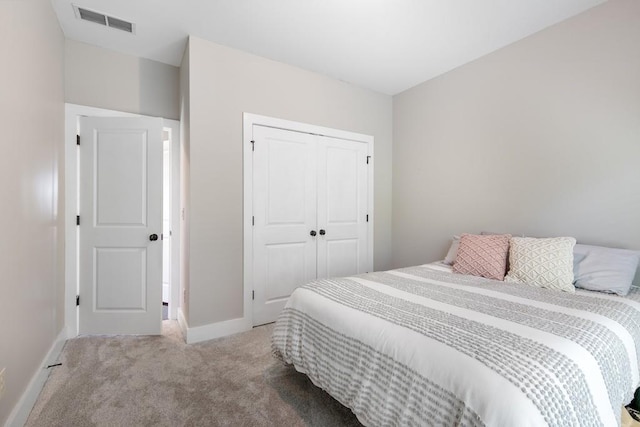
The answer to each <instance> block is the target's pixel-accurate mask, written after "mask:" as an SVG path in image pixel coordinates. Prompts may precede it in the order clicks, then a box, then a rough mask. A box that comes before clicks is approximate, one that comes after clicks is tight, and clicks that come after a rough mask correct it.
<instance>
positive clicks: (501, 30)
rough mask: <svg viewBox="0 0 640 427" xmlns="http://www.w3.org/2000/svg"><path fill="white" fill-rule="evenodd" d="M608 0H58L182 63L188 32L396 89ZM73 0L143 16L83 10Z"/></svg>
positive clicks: (111, 40) (70, 26) (116, 41)
mask: <svg viewBox="0 0 640 427" xmlns="http://www.w3.org/2000/svg"><path fill="white" fill-rule="evenodd" d="M604 1H605V0H52V3H53V6H54V9H55V11H56V13H57V15H58V19H59V20H60V24H61V26H62V29H63V31H64V33H65V35H66V37H67V38H70V39H74V40H79V41H83V42H86V43H89V44H93V45H97V46H101V47H104V48H107V49H112V50H115V51H119V52H123V53H128V54H131V55H136V56H139V57H143V58H149V59H153V60H156V61H160V62H164V63H167V64H172V65H180V61H181V59H182V53H183V51H184V47H185V44H186V38H187V36H188V35H193V36H197V37H200V38H203V39H207V40H211V41H213V42H216V43H219V44H223V45H226V46H230V47H233V48H236V49H240V50H243V51H246V52H251V53H254V54H257V55H260V56H263V57H266V58H271V59H274V60H276V61H281V62H284V63H288V64H291V65H295V66H298V67H301V68H305V69H308V70H311V71H315V72H318V73H322V74H325V75H328V76H331V77H334V78H336V79H340V80H344V81H347V82H350V83H353V84H355V85H358V86H362V87H366V88H370V89H373V90H376V91H379V92H382V93H386V94H390V95H393V94H396V93H399V92H401V91H403V90H405V89H408V88H410V87H412V86H415V85H416V84H418V83H421V82H423V81H425V80H429V79H431V78H433V77H436V76H438V75H440V74H442V73H445V72H447V71H449V70H451V69H453V68H456V67H458V66H460V65H462V64H465V63H467V62H469V61H472V60H474V59H476V58H478V57H480V56H482V55H485V54H487V53H489V52H492V51H494V50H497V49H499V48H501V47H503V46H506V45H508V44H510V43H513V42H515V41H517V40H519V39H522V38H524V37H526V36H528V35H530V34H533V33H535V32H537V31H540V30H542V29H544V28H546V27H548V26H550V25H553V24H555V23H557V22H560V21H562V20H564V19H567V18H569V17H571V16H574V15H576V14H578V13H580V12H582V11H584V10H586V9H589V8H591V7H593V6H595V5H597V4H600V3H603V2H604ZM72 4H76V5H78V6H80V7H83V8H87V9H91V10H96V11H98V12H102V13H105V14H107V15H111V16H114V17H116V18H120V19H124V20H126V21H130V22H133V23H135V25H136V34H133V35H132V34H128V33H125V32H122V31H119V30H114V29H110V28H106V27H103V26H100V25H97V24H93V23H90V22H86V21H81V20H79V19H77V18H76V16H75V13H74V10H73V6H72Z"/></svg>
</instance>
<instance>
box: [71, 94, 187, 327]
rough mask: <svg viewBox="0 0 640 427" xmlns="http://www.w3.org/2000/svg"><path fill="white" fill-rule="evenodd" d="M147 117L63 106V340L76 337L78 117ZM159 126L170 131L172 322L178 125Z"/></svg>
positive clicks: (176, 290) (176, 286)
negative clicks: (64, 329)
mask: <svg viewBox="0 0 640 427" xmlns="http://www.w3.org/2000/svg"><path fill="white" fill-rule="evenodd" d="M79 116H94V117H148V116H144V115H142V114H133V113H126V112H124V111H115V110H107V109H104V108H96V107H89V106H85V105H78V104H70V103H65V136H64V141H65V145H64V147H65V148H64V158H65V169H64V203H65V216H66V217H65V236H64V239H65V248H64V256H65V261H64V263H65V264H64V268H65V273H64V276H65V277H64V318H65V328H66V332H67V337H69V338H73V337H76V336H78V331H79V314H78V307H77V306H76V295H78V292H79V277H78V272H79V264H78V248H79V245H78V243H79V242H78V238H79V235H78V228H77V226H76V215H77V213H78V209H79V206H78V201H79V199H78V196H79V191H78V190H79V182H78V165H79V161H80V159H79V156H78V154H79V153H78V146H77V143H76V135H77V132H78V117H79ZM163 122H164V123H163V127H164V128H170V129H171V154H170V155H171V231H172V239H173V240H172V244H171V291H170V295H171V296H170V302H169V318H170V319H176V318H177V314H178V305H179V303H180V268H181V266H180V245H181V236H180V122H179V121H177V120H172V119H165V118H163Z"/></svg>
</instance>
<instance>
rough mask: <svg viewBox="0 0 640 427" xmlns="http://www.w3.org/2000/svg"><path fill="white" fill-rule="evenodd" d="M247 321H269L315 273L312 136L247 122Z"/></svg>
mask: <svg viewBox="0 0 640 427" xmlns="http://www.w3.org/2000/svg"><path fill="white" fill-rule="evenodd" d="M253 141H254V152H253V212H254V229H253V250H254V254H253V278H254V292H255V294H254V302H253V323H254V325H260V324H264V323H268V322H273V321H274V320H275V319H276V317H277V316H278V314H279V313H280V311H282V309H283V308H284V305H285V304H286V302H287V299H288V298H289V295H291V293H292V292H293V291H294V289H295V288H297V287H299V286H301V285H304V284H305V283H307V282H309V281H310V280H313V279H315V277H316V240H317V236H316V237H314V236H311V235H310V232H311V231H312V230H316V231H317V228H316V152H315V141H314V136H313V135H309V134H305V133H300V132H293V131H286V130H282V129H275V128H269V127H264V126H257V125H255V126H253Z"/></svg>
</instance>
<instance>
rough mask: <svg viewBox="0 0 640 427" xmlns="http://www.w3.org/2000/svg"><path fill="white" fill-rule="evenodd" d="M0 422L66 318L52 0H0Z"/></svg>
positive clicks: (59, 49)
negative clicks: (0, 393)
mask: <svg viewBox="0 0 640 427" xmlns="http://www.w3.org/2000/svg"><path fill="white" fill-rule="evenodd" d="M0 52H2V55H3V58H4V59H5V60H4V61H3V62H2V66H1V67H0V94H2V95H1V96H0V118H1V121H2V133H3V135H2V141H3V142H2V147H3V153H2V156H0V199H1V200H2V209H0V224H2V225H3V230H2V239H0V272H2V284H1V285H0V369H2V368H6V374H5V380H6V384H5V395H4V397H3V398H2V400H0V425H4V423H5V421H6V420H7V417H8V416H9V414H10V413H11V411H12V409H13V408H14V406H15V405H16V403H17V401H18V399H19V398H20V396H21V395H22V394H23V392H24V391H25V389H26V387H27V385H28V383H29V381H30V380H31V378H32V377H33V376H34V375H35V374H36V372H38V371H39V370H40V369H41V366H40V363H41V362H42V360H43V359H44V357H45V355H46V354H47V352H48V351H49V349H50V348H51V345H52V344H53V342H54V340H55V338H56V336H57V335H58V333H59V332H60V331H61V330H62V326H63V322H64V310H63V308H64V306H63V296H64V280H63V277H64V275H63V273H64V271H63V268H64V263H63V258H62V255H63V254H64V247H63V244H64V221H63V218H64V209H63V206H62V204H61V203H59V202H60V201H61V200H63V195H62V193H61V191H62V189H63V186H62V183H63V182H64V173H63V172H64V165H63V163H62V162H63V160H64V157H63V155H62V154H63V151H62V150H63V140H64V93H63V89H64V86H63V84H64V76H63V65H64V64H63V58H64V37H63V34H62V31H61V30H60V27H59V26H58V21H57V19H56V16H55V14H54V12H53V10H52V8H51V2H50V1H48V0H23V1H0Z"/></svg>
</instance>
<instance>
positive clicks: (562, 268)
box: [504, 237, 576, 292]
mask: <svg viewBox="0 0 640 427" xmlns="http://www.w3.org/2000/svg"><path fill="white" fill-rule="evenodd" d="M575 244H576V239H574V238H573V237H552V238H546V239H536V238H533V237H512V238H511V242H510V246H509V273H508V274H507V276H506V277H505V278H504V280H505V282H516V283H526V284H528V285H532V286H538V287H541V288H549V289H556V290H560V291H566V292H575V288H574V286H573V247H574V246H575Z"/></svg>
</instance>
